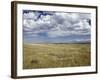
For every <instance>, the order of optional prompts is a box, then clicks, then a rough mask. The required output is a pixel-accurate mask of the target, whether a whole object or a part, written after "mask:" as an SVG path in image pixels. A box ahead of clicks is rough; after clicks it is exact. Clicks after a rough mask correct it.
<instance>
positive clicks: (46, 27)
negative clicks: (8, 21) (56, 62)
mask: <svg viewBox="0 0 100 80" xmlns="http://www.w3.org/2000/svg"><path fill="white" fill-rule="evenodd" d="M90 22H91V15H90V14H89V13H75V12H70V13H69V12H48V11H41V12H39V11H30V12H28V13H23V29H24V33H25V35H29V36H30V35H32V36H33V37H34V36H35V37H36V36H38V37H40V36H41V37H42V36H43V37H44V35H40V34H45V36H46V37H49V38H57V37H67V36H74V35H81V36H82V35H90V31H91V30H90V28H91V24H90Z"/></svg>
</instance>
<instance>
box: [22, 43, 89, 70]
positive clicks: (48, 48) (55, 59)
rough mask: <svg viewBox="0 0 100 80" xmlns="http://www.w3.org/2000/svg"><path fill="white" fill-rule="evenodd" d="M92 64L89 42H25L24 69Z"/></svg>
mask: <svg viewBox="0 0 100 80" xmlns="http://www.w3.org/2000/svg"><path fill="white" fill-rule="evenodd" d="M90 65H91V52H90V44H89V43H65V44H60V43H59V44H58V43H57V44H23V69H34V68H58V67H77V66H90Z"/></svg>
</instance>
